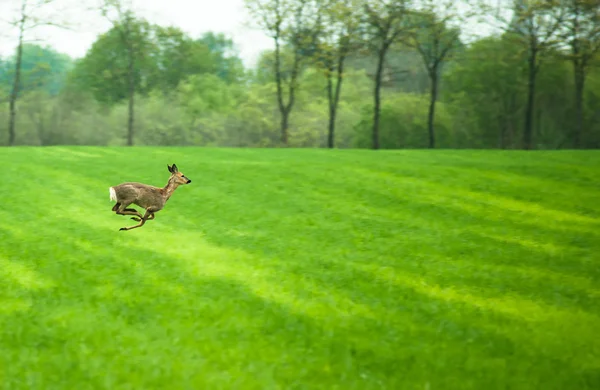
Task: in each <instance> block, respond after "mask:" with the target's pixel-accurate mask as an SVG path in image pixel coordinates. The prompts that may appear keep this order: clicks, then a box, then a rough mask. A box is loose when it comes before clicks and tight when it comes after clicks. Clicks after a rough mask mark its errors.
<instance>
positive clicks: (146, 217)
mask: <svg viewBox="0 0 600 390" xmlns="http://www.w3.org/2000/svg"><path fill="white" fill-rule="evenodd" d="M138 214H139V213H138ZM153 214H154V213H153V212H152V211H150V210H146V212H145V213H144V216H143V217H142V218H141V220H140V223H138V224H137V225H135V226H130V227H122V228H121V229H119V230H131V229H135V228H139V227H142V226H144V224H145V223H146V220H147V219H148V217H149V216H150V215H153ZM140 217H141V215H140ZM152 219H154V218H152Z"/></svg>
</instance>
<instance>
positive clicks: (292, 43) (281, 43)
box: [246, 0, 322, 146]
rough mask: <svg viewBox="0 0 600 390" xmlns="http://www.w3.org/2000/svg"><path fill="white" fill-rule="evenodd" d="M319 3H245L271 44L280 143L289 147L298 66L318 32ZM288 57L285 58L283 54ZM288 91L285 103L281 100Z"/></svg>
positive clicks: (277, 0)
mask: <svg viewBox="0 0 600 390" xmlns="http://www.w3.org/2000/svg"><path fill="white" fill-rule="evenodd" d="M321 6H322V1H320V0H246V7H247V9H248V11H249V13H250V15H251V16H252V17H254V18H255V20H256V23H257V24H258V25H259V26H260V28H262V29H263V30H264V31H265V32H266V33H267V34H268V35H269V36H270V37H271V38H272V39H273V41H274V43H275V53H274V56H275V58H274V64H273V65H274V76H275V83H276V86H277V104H278V107H279V112H280V115H281V124H280V131H281V143H282V144H283V145H284V146H287V144H288V138H289V134H288V128H289V116H290V113H291V111H292V108H293V107H294V101H295V97H296V91H297V89H298V76H299V74H300V70H301V65H302V64H303V62H304V61H305V60H306V59H307V58H309V57H310V54H312V52H313V50H314V47H315V44H316V40H317V37H318V34H319V32H320V28H321V13H320V8H321ZM285 49H287V52H289V56H286V50H285ZM284 89H287V102H286V101H285V98H284Z"/></svg>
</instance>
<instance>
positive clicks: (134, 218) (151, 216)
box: [131, 212, 154, 222]
mask: <svg viewBox="0 0 600 390" xmlns="http://www.w3.org/2000/svg"><path fill="white" fill-rule="evenodd" d="M131 219H133V220H134V221H137V222H140V221H141V219H140V218H138V217H131ZM153 219H154V212H151V214H150V216H149V217H148V218H146V221H150V220H153Z"/></svg>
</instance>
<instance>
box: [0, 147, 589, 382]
mask: <svg viewBox="0 0 600 390" xmlns="http://www.w3.org/2000/svg"><path fill="white" fill-rule="evenodd" d="M172 163H176V164H177V166H178V167H179V169H180V171H181V172H183V173H184V174H185V175H186V176H188V177H189V178H190V179H191V180H192V183H191V184H189V185H187V186H182V187H180V188H179V189H177V191H176V192H175V193H174V195H173V196H172V198H171V199H170V200H169V201H168V203H167V205H166V207H165V209H164V210H162V211H160V212H158V213H156V219H154V220H152V221H149V222H147V223H146V224H145V226H143V227H142V228H139V229H135V230H131V231H119V228H121V227H123V226H132V225H135V224H136V222H134V221H132V220H130V219H129V217H125V216H119V215H116V214H114V213H113V212H111V208H112V206H113V203H112V202H110V201H109V192H108V188H109V186H111V185H115V184H118V183H120V182H124V181H140V182H144V183H148V184H153V185H157V186H163V185H164V184H165V183H166V180H167V179H168V176H169V172H168V171H167V164H172ZM0 166H1V167H2V170H1V171H0V183H1V185H0V194H1V196H2V207H1V208H0V388H3V389H27V390H34V389H43V390H53V389H77V390H85V389H110V390H117V389H136V390H137V389H145V390H148V389H169V390H170V389H211V390H212V389H344V390H346V389H357V390H358V389H360V390H369V389H423V390H425V389H427V390H436V389H461V390H466V389H473V390H475V389H476V390H483V389H485V390H495V389H544V390H551V389H557V390H558V389H560V390H566V389H577V390H583V389H598V388H600V336H599V335H600V153H598V152H596V151H533V152H524V151H473V150H460V151H458V150H454V151H453V150H447V151H443V150H436V151H426V150H403V151H398V150H396V151H383V150H382V151H369V150H362V151H359V150H334V151H328V150H316V149H312V150H310V149H306V150H299V149H289V150H285V149H272V150H270V149H227V148H222V149H216V148H215V149H211V148H175V147H173V148H167V147H164V148H160V147H134V148H119V147H114V148H108V147H106V148H103V147H45V148H36V147H14V148H4V149H2V150H1V151H0Z"/></svg>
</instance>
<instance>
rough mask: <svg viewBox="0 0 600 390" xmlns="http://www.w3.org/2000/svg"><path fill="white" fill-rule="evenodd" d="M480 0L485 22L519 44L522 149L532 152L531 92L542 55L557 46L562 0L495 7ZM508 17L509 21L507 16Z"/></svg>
mask: <svg viewBox="0 0 600 390" xmlns="http://www.w3.org/2000/svg"><path fill="white" fill-rule="evenodd" d="M489 1H492V0H487V1H486V0H484V3H483V10H484V12H485V13H486V14H487V15H486V16H491V18H489V19H488V20H490V21H491V23H492V24H494V25H495V26H496V27H499V28H500V29H501V30H502V31H504V32H505V34H506V35H505V36H506V37H507V38H508V39H514V40H515V41H516V42H518V43H520V44H521V47H522V48H523V49H525V51H526V57H527V103H526V108H525V125H524V128H523V148H524V149H525V150H529V149H532V148H533V114H534V108H535V88H536V81H537V75H538V73H539V70H540V64H541V62H542V58H543V56H544V55H546V54H548V53H549V52H551V50H552V49H553V48H555V47H557V45H558V43H559V39H558V38H559V34H558V33H559V28H560V27H561V25H562V23H563V20H564V15H565V12H564V11H565V10H564V7H561V6H560V2H561V1H562V0H493V1H497V2H498V5H497V6H496V7H494V6H490V5H489V4H488V2H489ZM510 14H512V18H509V17H508V15H510Z"/></svg>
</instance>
